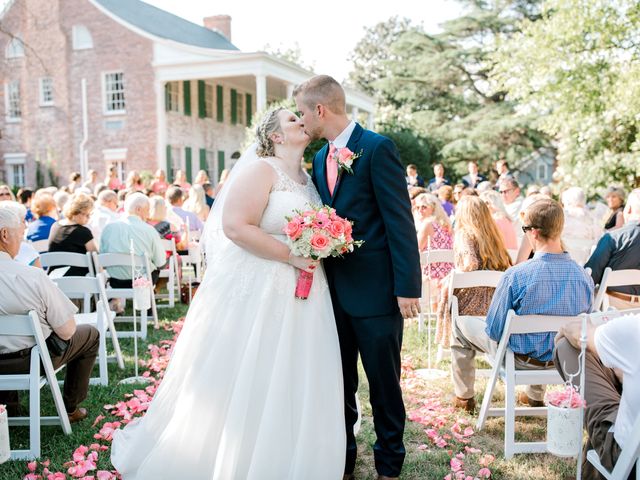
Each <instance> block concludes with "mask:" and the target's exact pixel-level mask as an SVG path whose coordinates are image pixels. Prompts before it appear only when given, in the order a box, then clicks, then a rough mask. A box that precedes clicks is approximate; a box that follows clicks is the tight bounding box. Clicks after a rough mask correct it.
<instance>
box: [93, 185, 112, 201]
mask: <svg viewBox="0 0 640 480" xmlns="http://www.w3.org/2000/svg"><path fill="white" fill-rule="evenodd" d="M105 190H109V189H108V188H107V186H106V185H105V184H104V183H102V182H98V183H96V186H95V188H94V189H93V196H94V197H95V198H98V195H100V193H102V192H104V191H105ZM111 191H112V192H113V190H111Z"/></svg>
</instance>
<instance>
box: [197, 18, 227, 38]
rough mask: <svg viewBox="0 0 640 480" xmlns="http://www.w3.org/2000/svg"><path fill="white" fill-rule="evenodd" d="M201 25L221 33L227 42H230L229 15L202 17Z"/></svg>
mask: <svg viewBox="0 0 640 480" xmlns="http://www.w3.org/2000/svg"><path fill="white" fill-rule="evenodd" d="M202 23H204V26H205V27H207V28H208V29H210V30H214V31H216V32H218V33H221V34H222V35H224V37H225V38H226V39H227V40H229V41H231V17H230V16H229V15H214V16H212V17H204V18H203V19H202Z"/></svg>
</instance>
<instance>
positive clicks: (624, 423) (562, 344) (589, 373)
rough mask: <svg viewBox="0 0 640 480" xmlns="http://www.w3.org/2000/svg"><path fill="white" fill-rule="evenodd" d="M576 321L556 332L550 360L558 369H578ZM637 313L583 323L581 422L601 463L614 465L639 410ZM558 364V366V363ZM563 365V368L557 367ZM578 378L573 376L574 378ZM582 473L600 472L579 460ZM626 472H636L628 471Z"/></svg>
mask: <svg viewBox="0 0 640 480" xmlns="http://www.w3.org/2000/svg"><path fill="white" fill-rule="evenodd" d="M580 333H581V322H574V323H572V324H570V325H567V326H566V327H564V328H562V329H561V330H560V331H559V332H558V335H557V336H556V341H555V343H556V351H555V365H556V368H557V369H558V371H559V372H560V375H561V376H562V377H563V378H565V380H566V379H567V377H566V375H565V371H566V372H569V373H573V372H577V371H578V354H579V348H580ZM638 345H640V315H625V316H621V317H617V318H614V319H613V320H611V321H609V322H607V323H605V324H603V325H600V326H598V327H594V326H593V325H591V324H589V325H588V327H587V356H586V372H585V382H586V388H585V400H586V403H587V407H586V410H585V426H586V428H587V433H588V434H589V440H588V441H587V444H586V446H585V448H586V449H587V450H590V449H594V450H595V451H596V452H597V453H598V456H599V457H600V462H601V463H602V465H604V466H605V467H606V468H607V469H609V470H611V469H612V468H613V467H614V466H615V463H616V461H617V460H618V457H619V456H620V452H621V450H622V448H624V445H625V441H626V440H627V439H628V438H629V436H630V435H631V434H633V432H632V430H631V428H632V427H633V424H634V423H635V421H636V419H637V418H638V414H639V413H640V356H639V355H638V352H637V350H638ZM561 366H562V368H561ZM563 368H564V371H563ZM574 383H576V384H578V383H579V378H576V379H575V380H574ZM582 472H583V477H582V478H585V479H592V478H593V479H599V478H602V477H601V476H600V474H599V473H598V472H597V470H596V469H595V468H594V467H593V466H592V465H591V464H590V463H589V462H587V461H586V455H585V460H584V462H583V470H582ZM629 478H636V477H635V474H634V473H633V471H632V473H631V476H630V477H629Z"/></svg>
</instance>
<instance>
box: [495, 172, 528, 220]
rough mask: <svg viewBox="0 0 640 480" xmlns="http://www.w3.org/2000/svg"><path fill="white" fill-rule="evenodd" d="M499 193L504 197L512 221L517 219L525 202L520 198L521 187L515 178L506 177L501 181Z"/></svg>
mask: <svg viewBox="0 0 640 480" xmlns="http://www.w3.org/2000/svg"><path fill="white" fill-rule="evenodd" d="M499 192H500V195H502V201H503V202H504V206H505V208H506V209H507V213H508V214H509V216H510V217H511V220H515V219H517V218H518V215H519V214H520V210H522V201H523V200H524V199H523V198H522V197H521V196H520V185H519V184H518V181H517V180H516V179H515V178H513V177H506V178H505V179H503V180H500V183H499Z"/></svg>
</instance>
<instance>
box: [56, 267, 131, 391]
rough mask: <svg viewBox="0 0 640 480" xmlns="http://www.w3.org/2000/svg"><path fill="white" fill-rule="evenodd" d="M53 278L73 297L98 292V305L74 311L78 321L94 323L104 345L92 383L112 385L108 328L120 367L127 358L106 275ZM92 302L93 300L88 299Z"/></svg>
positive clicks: (84, 323) (86, 323)
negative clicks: (119, 338) (124, 357)
mask: <svg viewBox="0 0 640 480" xmlns="http://www.w3.org/2000/svg"><path fill="white" fill-rule="evenodd" d="M53 282H54V283H55V284H56V285H57V286H58V288H59V289H60V290H62V292H63V293H64V294H65V295H66V296H67V297H69V298H71V299H74V298H82V299H84V298H86V297H87V296H96V297H97V299H98V300H97V302H96V309H95V311H93V312H91V311H87V310H91V308H88V309H87V308H86V307H87V306H86V305H85V308H84V309H83V312H84V313H78V314H76V315H74V319H75V321H76V324H78V325H92V326H94V327H95V328H97V329H98V331H99V332H100V346H99V349H98V369H99V372H100V375H99V376H98V377H97V378H91V379H90V380H89V381H90V383H92V384H99V385H108V384H109V370H108V368H107V361H108V360H109V357H108V355H107V340H106V338H107V331H108V332H109V333H110V334H111V343H112V345H113V349H114V351H115V359H116V361H117V363H118V367H120V369H124V359H123V357H122V351H121V350H120V342H119V341H118V332H117V331H116V327H115V325H114V323H113V319H114V318H115V313H114V312H112V311H111V310H110V309H109V300H108V298H107V292H106V283H107V279H106V275H105V273H104V272H100V273H99V274H98V275H97V277H61V278H55V279H53ZM88 303H91V302H88Z"/></svg>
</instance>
